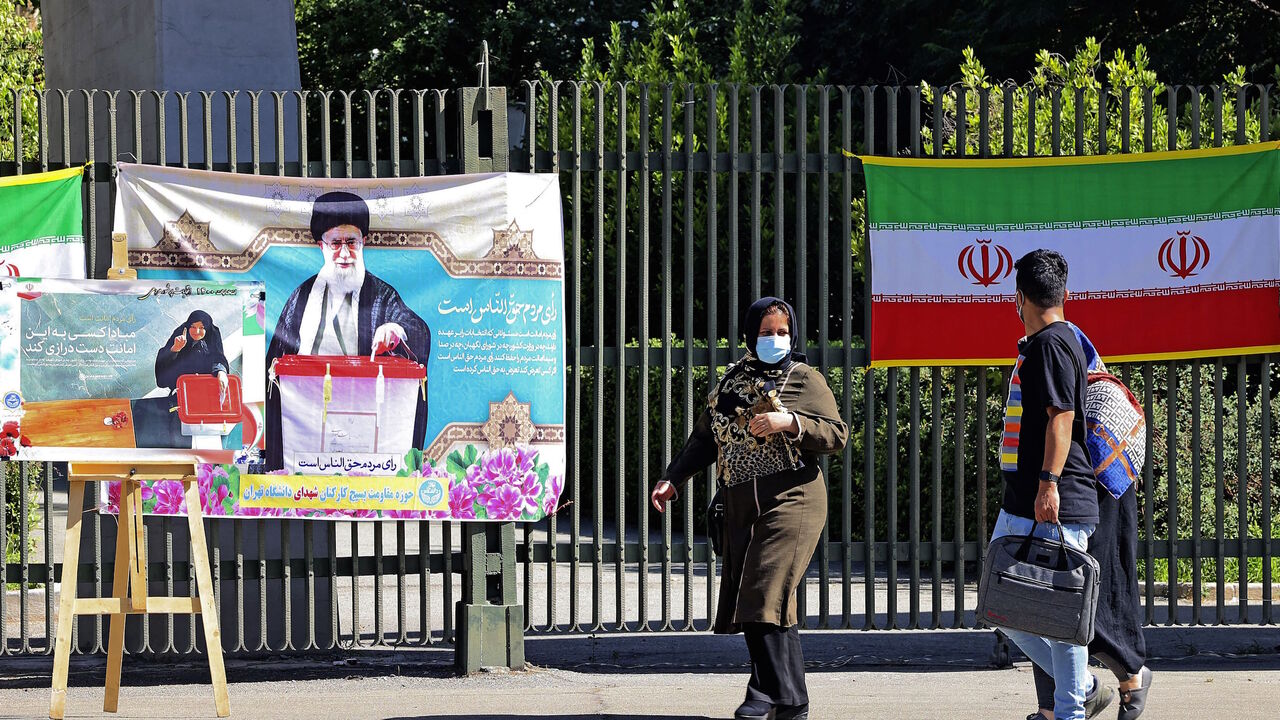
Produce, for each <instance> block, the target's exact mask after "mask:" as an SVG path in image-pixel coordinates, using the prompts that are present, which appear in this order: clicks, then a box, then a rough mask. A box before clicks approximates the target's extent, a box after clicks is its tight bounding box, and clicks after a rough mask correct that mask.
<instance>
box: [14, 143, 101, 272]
mask: <svg viewBox="0 0 1280 720" xmlns="http://www.w3.org/2000/svg"><path fill="white" fill-rule="evenodd" d="M83 177H84V168H82V167H73V168H67V169H66V170H56V171H54V172H47V173H35V174H32V175H15V176H12V177H5V178H0V277H15V276H18V275H24V276H27V277H46V278H83V277H84V276H85V273H84V224H83V216H82V212H81V200H80V190H81V185H82V181H83Z"/></svg>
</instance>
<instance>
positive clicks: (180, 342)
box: [169, 330, 187, 352]
mask: <svg viewBox="0 0 1280 720" xmlns="http://www.w3.org/2000/svg"><path fill="white" fill-rule="evenodd" d="M186 346H187V331H186V330H183V331H182V332H181V333H180V334H179V335H178V337H176V338H174V339H173V346H172V347H170V348H169V351H170V352H178V351H179V350H181V349H182V348H184V347H186Z"/></svg>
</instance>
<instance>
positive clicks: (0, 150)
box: [0, 0, 44, 160]
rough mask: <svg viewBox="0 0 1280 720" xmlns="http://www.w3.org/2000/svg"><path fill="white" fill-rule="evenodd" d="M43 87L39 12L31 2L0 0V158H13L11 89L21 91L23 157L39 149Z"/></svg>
mask: <svg viewBox="0 0 1280 720" xmlns="http://www.w3.org/2000/svg"><path fill="white" fill-rule="evenodd" d="M43 87H44V40H43V36H42V35H41V32H40V11H39V10H38V9H36V8H35V7H33V6H32V5H31V3H30V2H26V1H24V2H17V1H16V0H0V118H4V122H5V124H6V127H5V128H4V129H3V130H2V131H0V160H13V159H14V148H13V133H12V122H13V121H12V118H13V112H14V106H13V105H14V92H15V91H21V95H20V97H21V101H20V102H21V106H22V156H23V159H26V160H33V159H35V158H36V157H38V154H39V152H40V136H39V131H40V125H39V116H38V113H39V109H40V99H39V97H38V95H37V94H36V92H35V91H37V90H40V89H42V88H43Z"/></svg>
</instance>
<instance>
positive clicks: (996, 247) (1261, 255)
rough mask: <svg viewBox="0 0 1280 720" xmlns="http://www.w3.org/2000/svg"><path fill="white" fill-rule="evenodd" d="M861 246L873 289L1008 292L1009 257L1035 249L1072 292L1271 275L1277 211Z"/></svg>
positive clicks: (1277, 273)
mask: <svg viewBox="0 0 1280 720" xmlns="http://www.w3.org/2000/svg"><path fill="white" fill-rule="evenodd" d="M1180 233H1185V234H1180ZM1197 238H1199V240H1197ZM980 240H981V241H988V242H983V243H980V242H979V241H980ZM871 245H872V253H871V258H872V279H873V283H874V288H873V292H874V293H875V294H876V295H920V294H940V295H1012V294H1013V286H1014V275H1013V269H1012V267H1011V265H1012V261H1013V260H1017V259H1018V258H1019V257H1021V256H1022V255H1023V254H1025V253H1027V252H1029V251H1031V250H1034V249H1036V248H1049V249H1053V250H1057V251H1058V252H1060V253H1062V254H1063V256H1065V257H1066V258H1067V262H1068V264H1069V265H1070V280H1069V282H1068V287H1069V289H1070V290H1072V291H1073V292H1102V291H1114V290H1159V289H1161V288H1170V289H1182V288H1186V287H1188V286H1192V285H1209V284H1220V283H1241V282H1245V283H1256V282H1265V283H1274V282H1276V281H1277V280H1280V215H1261V216H1251V217H1237V218H1231V219H1227V220H1214V221H1200V222H1194V223H1185V224H1184V223H1176V224H1175V223H1168V224H1154V223H1153V224H1151V225H1146V226H1129V227H1110V228H1071V229H1062V230H1039V229H1036V230H1022V231H1001V232H992V231H958V230H924V229H919V230H873V231H872V232H871ZM984 246H985V247H984ZM984 250H985V253H984ZM1197 251H1198V252H1197ZM1162 260H1163V266H1162Z"/></svg>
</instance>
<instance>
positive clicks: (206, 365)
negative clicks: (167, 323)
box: [156, 310, 231, 397]
mask: <svg viewBox="0 0 1280 720" xmlns="http://www.w3.org/2000/svg"><path fill="white" fill-rule="evenodd" d="M230 367H231V364H230V363H228V362H227V356H226V354H225V353H224V352H223V351H222V332H221V331H219V330H218V326H217V325H214V324H213V318H211V317H209V313H207V312H205V311H203V310H195V311H193V312H192V313H191V314H190V315H188V316H187V321H186V322H184V323H182V324H181V325H179V326H178V327H177V328H176V329H175V330H174V331H173V332H172V333H170V334H169V341H168V342H166V343H165V344H164V347H162V348H160V351H159V352H157V353H156V386H157V387H162V388H169V389H170V390H173V391H175V392H176V391H177V389H178V378H179V377H180V376H182V375H215V376H217V378H218V387H219V389H220V390H221V392H222V395H223V396H224V397H225V396H226V393H227V370H228V369H229V368H230Z"/></svg>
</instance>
